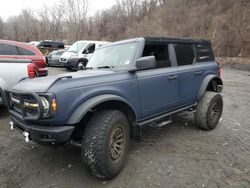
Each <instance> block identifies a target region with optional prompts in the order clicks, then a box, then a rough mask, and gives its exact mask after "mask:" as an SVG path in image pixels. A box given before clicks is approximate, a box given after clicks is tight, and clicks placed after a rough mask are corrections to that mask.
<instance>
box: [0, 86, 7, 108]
mask: <svg viewBox="0 0 250 188" xmlns="http://www.w3.org/2000/svg"><path fill="white" fill-rule="evenodd" d="M0 96H1V97H2V100H3V105H4V106H6V104H7V102H6V96H5V92H4V90H3V89H2V88H1V87H0Z"/></svg>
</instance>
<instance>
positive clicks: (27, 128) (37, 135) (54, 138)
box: [10, 116, 74, 144]
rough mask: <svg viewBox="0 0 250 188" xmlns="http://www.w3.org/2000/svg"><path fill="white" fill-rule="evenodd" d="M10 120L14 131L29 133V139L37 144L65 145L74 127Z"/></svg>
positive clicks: (12, 118)
mask: <svg viewBox="0 0 250 188" xmlns="http://www.w3.org/2000/svg"><path fill="white" fill-rule="evenodd" d="M10 118H11V121H12V122H13V123H12V124H13V127H14V128H15V129H17V130H18V131H19V132H22V133H24V132H27V133H29V139H30V140H33V141H34V142H37V143H39V144H62V143H67V142H69V141H70V138H71V135H72V133H73V131H74V126H56V127H53V126H42V125H34V124H27V123H25V122H23V121H21V120H19V119H17V118H15V117H13V116H11V117H10Z"/></svg>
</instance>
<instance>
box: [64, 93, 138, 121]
mask: <svg viewBox="0 0 250 188" xmlns="http://www.w3.org/2000/svg"><path fill="white" fill-rule="evenodd" d="M114 100H115V101H120V102H124V103H126V104H127V105H128V106H129V107H130V108H131V109H132V110H133V111H134V112H135V110H134V108H132V106H131V105H130V104H129V102H128V101H127V100H125V99H124V98H122V97H120V96H117V95H113V94H102V95H98V96H95V97H92V98H90V99H88V100H87V101H85V102H83V103H82V104H81V105H79V106H78V107H77V109H75V110H74V112H73V113H72V114H71V116H70V117H69V118H68V120H67V123H66V124H69V125H72V124H77V123H79V122H80V121H81V119H82V118H83V117H84V116H85V115H86V114H87V113H88V112H89V110H91V109H92V108H94V107H95V106H97V105H99V104H101V103H103V102H107V101H114ZM135 114H136V113H135Z"/></svg>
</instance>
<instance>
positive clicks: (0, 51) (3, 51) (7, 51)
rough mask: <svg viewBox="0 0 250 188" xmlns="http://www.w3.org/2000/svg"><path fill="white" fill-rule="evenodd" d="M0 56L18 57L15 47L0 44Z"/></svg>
mask: <svg viewBox="0 0 250 188" xmlns="http://www.w3.org/2000/svg"><path fill="white" fill-rule="evenodd" d="M0 55H20V54H19V52H18V50H17V47H16V46H12V45H8V44H0Z"/></svg>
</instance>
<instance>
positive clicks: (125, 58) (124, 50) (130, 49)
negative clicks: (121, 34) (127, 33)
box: [87, 42, 138, 68]
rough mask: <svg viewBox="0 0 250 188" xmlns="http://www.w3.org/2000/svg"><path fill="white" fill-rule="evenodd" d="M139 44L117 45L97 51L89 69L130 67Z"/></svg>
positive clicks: (88, 66)
mask: <svg viewBox="0 0 250 188" xmlns="http://www.w3.org/2000/svg"><path fill="white" fill-rule="evenodd" d="M137 44H138V43H137V42H133V43H124V44H117V45H112V46H107V47H103V48H100V49H98V50H96V51H95V52H94V54H93V56H92V58H91V59H90V60H89V62H88V64H87V68H114V67H128V66H129V65H130V64H131V62H132V60H133V57H134V54H135V52H136V49H137Z"/></svg>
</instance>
